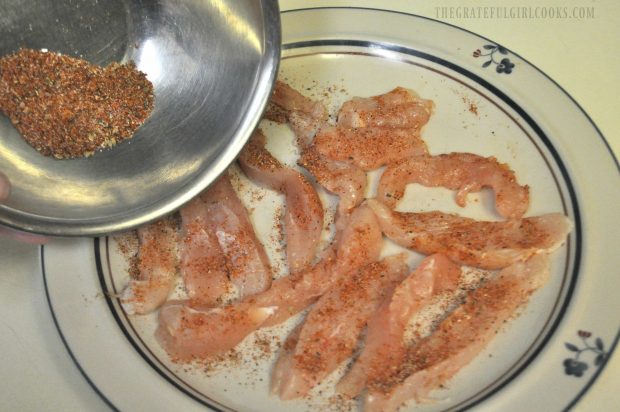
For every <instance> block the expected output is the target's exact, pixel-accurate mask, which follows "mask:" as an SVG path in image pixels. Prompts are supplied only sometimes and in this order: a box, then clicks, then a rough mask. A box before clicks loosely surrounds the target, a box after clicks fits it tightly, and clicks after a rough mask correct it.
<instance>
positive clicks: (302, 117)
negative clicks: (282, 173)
mask: <svg viewBox="0 0 620 412" xmlns="http://www.w3.org/2000/svg"><path fill="white" fill-rule="evenodd" d="M265 118H267V119H269V120H272V121H275V122H278V123H284V122H288V123H289V124H290V126H291V129H293V132H294V133H295V136H296V137H297V144H298V146H299V147H305V146H307V145H309V144H310V142H311V141H312V139H313V138H314V136H315V135H316V132H317V131H318V130H319V129H320V128H321V126H323V124H325V123H326V122H327V109H325V106H323V104H322V103H321V102H320V101H315V100H312V99H310V98H308V97H306V96H304V95H302V94H301V93H299V92H298V91H297V90H295V89H293V88H292V87H291V86H289V85H288V84H286V83H284V82H282V81H280V80H277V81H276V84H275V87H274V91H273V94H272V95H271V100H270V105H269V106H268V108H267V111H266V112H265Z"/></svg>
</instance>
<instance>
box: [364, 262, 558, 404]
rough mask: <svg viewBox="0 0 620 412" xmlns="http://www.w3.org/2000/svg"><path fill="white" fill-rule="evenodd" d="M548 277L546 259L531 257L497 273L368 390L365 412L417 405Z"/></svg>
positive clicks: (474, 353) (479, 348)
mask: <svg viewBox="0 0 620 412" xmlns="http://www.w3.org/2000/svg"><path fill="white" fill-rule="evenodd" d="M548 277H549V258H548V256H547V255H546V254H539V255H535V256H533V257H532V258H530V259H529V260H527V261H525V262H519V263H515V264H514V265H512V266H509V267H507V268H506V269H503V270H502V271H501V272H500V273H499V274H498V275H497V276H496V277H495V278H493V279H491V280H489V281H487V282H486V283H484V284H483V285H482V286H480V287H479V288H478V289H476V290H474V291H472V292H470V293H469V295H468V297H467V299H466V301H465V303H464V304H463V305H461V306H460V307H459V308H457V309H456V310H455V311H454V312H452V313H451V314H450V315H449V316H448V317H447V318H446V319H445V320H444V321H443V322H442V323H441V324H440V325H439V327H438V329H437V330H436V331H435V332H434V333H432V334H431V335H430V336H428V337H427V338H424V339H422V340H421V341H420V342H419V343H418V344H417V345H415V346H413V347H412V348H411V349H410V350H409V351H408V353H407V356H406V357H405V360H404V361H403V362H402V363H401V364H400V367H399V369H398V371H396V372H395V373H393V374H391V376H390V377H386V378H384V379H382V380H380V381H374V382H372V383H371V384H370V385H369V391H368V394H367V396H366V399H365V408H364V410H365V411H367V412H378V411H381V412H390V411H395V410H397V409H398V407H399V406H400V405H402V404H403V402H405V401H407V400H409V399H416V400H421V399H423V398H424V397H426V396H427V394H428V393H429V392H430V391H432V390H433V389H437V388H439V387H440V386H441V385H443V384H445V383H446V382H447V381H448V380H449V379H451V378H452V377H453V376H454V375H455V374H456V373H457V372H458V371H460V370H461V369H462V368H463V367H465V366H466V365H468V364H469V363H470V362H471V361H472V360H473V359H474V358H475V357H476V356H477V355H478V354H479V353H480V352H481V351H482V350H483V349H484V348H485V347H486V346H487V345H488V343H489V342H490V341H491V340H492V339H493V338H494V337H495V336H496V335H497V332H498V331H499V330H500V329H501V328H502V327H503V326H504V324H505V323H506V322H507V321H509V320H511V319H512V318H513V317H514V316H515V315H516V313H517V310H518V309H519V308H520V307H522V306H523V305H525V304H526V303H527V301H528V300H529V297H530V295H531V294H532V293H533V292H535V291H536V290H537V289H539V288H540V287H542V286H543V285H544V284H545V283H546V282H547V279H548Z"/></svg>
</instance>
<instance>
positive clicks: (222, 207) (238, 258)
mask: <svg viewBox="0 0 620 412" xmlns="http://www.w3.org/2000/svg"><path fill="white" fill-rule="evenodd" d="M202 198H203V199H204V201H205V204H206V210H207V218H208V219H207V222H208V230H210V232H211V234H212V235H214V236H215V237H216V238H217V242H218V243H219V246H220V248H221V249H222V252H223V253H224V255H225V257H226V262H227V264H228V270H229V276H230V281H231V282H232V284H233V285H234V286H235V288H236V291H237V297H238V298H242V297H244V296H247V295H252V294H255V293H259V292H262V291H264V290H266V289H268V288H269V286H270V285H271V279H272V275H271V267H270V265H269V259H268V258H267V254H266V253H265V249H264V247H263V244H262V243H261V242H260V241H259V240H258V238H257V237H256V234H255V232H254V226H253V225H252V222H251V221H250V218H249V216H248V212H247V210H246V209H245V206H243V204H242V203H241V200H239V197H238V196H237V193H236V192H235V190H234V189H233V187H232V185H231V184H230V179H229V177H228V173H225V174H224V175H223V176H221V177H220V178H219V179H218V180H217V181H216V182H215V183H214V184H213V185H212V186H211V187H209V189H208V190H207V191H206V192H205V193H204V194H203V195H202Z"/></svg>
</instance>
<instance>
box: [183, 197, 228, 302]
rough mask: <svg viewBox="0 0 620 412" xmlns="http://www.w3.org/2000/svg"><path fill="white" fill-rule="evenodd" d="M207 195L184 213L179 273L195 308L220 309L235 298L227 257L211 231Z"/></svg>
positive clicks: (194, 201) (197, 199)
mask: <svg viewBox="0 0 620 412" xmlns="http://www.w3.org/2000/svg"><path fill="white" fill-rule="evenodd" d="M205 194H206V192H203V193H202V194H201V195H199V196H197V197H195V198H194V199H192V200H191V201H190V202H189V203H187V204H186V205H185V206H183V207H182V208H181V210H180V215H181V236H180V241H179V255H180V265H179V269H180V272H181V276H182V277H183V282H184V283H185V290H186V291H187V295H188V298H189V300H190V301H191V302H192V304H193V305H209V306H220V305H222V304H224V303H226V302H227V301H228V299H229V298H230V297H231V296H232V293H233V290H232V284H231V282H230V279H229V276H228V267H227V262H226V257H225V256H224V253H223V252H222V249H221V248H220V245H219V242H218V241H217V237H216V234H215V233H214V232H213V231H212V230H211V227H210V222H209V213H208V210H207V207H206V204H205V202H204V196H205Z"/></svg>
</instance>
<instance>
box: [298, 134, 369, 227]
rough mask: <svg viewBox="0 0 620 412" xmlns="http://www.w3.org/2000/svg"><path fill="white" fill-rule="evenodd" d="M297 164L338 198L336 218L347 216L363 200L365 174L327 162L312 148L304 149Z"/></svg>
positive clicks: (349, 167) (331, 161)
mask: <svg viewBox="0 0 620 412" xmlns="http://www.w3.org/2000/svg"><path fill="white" fill-rule="evenodd" d="M297 164H298V165H300V166H302V167H304V168H305V169H306V170H308V171H309V172H310V173H311V174H312V175H313V176H314V177H315V179H316V180H317V182H318V183H319V184H320V185H321V186H323V187H324V188H325V189H327V190H329V191H330V192H332V193H334V194H336V195H338V197H340V202H339V203H338V216H348V215H349V214H350V213H351V211H352V210H353V208H355V207H356V206H358V205H359V204H360V203H361V202H362V201H363V200H364V193H365V191H366V184H367V178H366V173H365V172H364V171H363V170H362V169H360V168H358V167H356V166H354V165H352V164H350V163H347V162H340V161H336V160H327V159H325V158H323V157H322V156H321V155H320V154H319V153H318V152H317V150H316V148H315V147H314V146H309V147H308V148H306V149H305V150H304V151H303V152H302V154H301V157H300V158H299V160H298V161H297Z"/></svg>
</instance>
